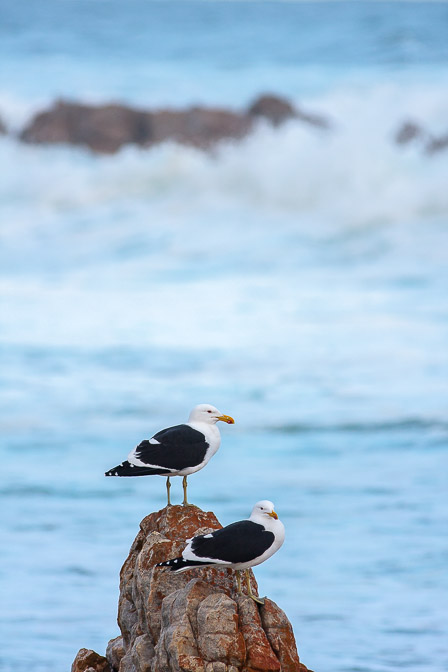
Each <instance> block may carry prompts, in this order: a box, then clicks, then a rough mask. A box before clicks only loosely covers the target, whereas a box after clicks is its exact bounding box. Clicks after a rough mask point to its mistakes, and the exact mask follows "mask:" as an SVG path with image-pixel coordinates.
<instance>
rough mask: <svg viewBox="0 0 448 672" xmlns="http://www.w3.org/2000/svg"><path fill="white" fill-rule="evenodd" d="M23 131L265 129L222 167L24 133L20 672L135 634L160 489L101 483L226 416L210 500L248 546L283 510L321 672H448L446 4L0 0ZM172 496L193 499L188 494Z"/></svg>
mask: <svg viewBox="0 0 448 672" xmlns="http://www.w3.org/2000/svg"><path fill="white" fill-rule="evenodd" d="M0 13H1V20H0V58H1V61H2V66H3V67H2V68H1V70H0V117H2V118H3V119H4V120H5V122H6V123H7V125H8V126H9V127H10V129H12V131H13V132H15V131H17V130H18V129H20V128H21V127H22V125H23V124H24V123H25V122H26V120H27V119H29V118H30V116H31V115H32V114H33V113H34V112H35V111H36V110H38V109H41V108H42V107H44V106H46V105H48V104H50V103H51V102H52V101H53V100H55V99H56V98H61V97H62V98H70V99H74V100H82V101H87V102H105V101H110V100H118V101H122V102H126V103H129V104H138V105H144V106H148V107H152V106H154V107H156V106H159V105H171V106H183V105H190V104H192V103H200V104H209V105H216V104H219V105H223V106H226V107H229V108H235V109H240V108H242V107H244V106H245V105H247V104H248V103H249V102H250V101H251V100H252V99H253V98H254V97H255V96H257V95H259V94H261V93H263V92H266V91H271V92H274V93H278V94H282V95H286V96H287V97H288V98H289V99H291V100H293V101H294V102H296V103H297V104H298V105H300V106H301V107H302V108H303V109H305V110H307V111H311V112H316V113H319V114H322V115H324V116H325V117H327V118H328V119H329V120H330V122H331V129H330V130H329V131H327V132H323V131H320V130H316V129H312V128H308V127H307V126H305V125H303V124H300V123H299V122H290V123H288V124H286V125H285V126H283V127H282V128H280V129H277V130H273V129H271V128H270V127H268V126H267V125H264V124H260V125H259V127H258V128H257V129H256V131H255V132H254V134H253V135H252V136H250V137H248V138H247V139H246V140H244V141H243V142H241V143H239V144H233V143H228V144H223V145H222V146H220V147H218V148H217V149H216V151H214V152H213V154H211V155H210V154H204V153H201V152H199V151H195V150H193V149H189V148H185V147H180V146H177V145H175V144H171V143H167V144H166V145H162V146H160V147H158V148H156V149H153V150H151V151H143V150H139V149H136V148H133V147H127V148H124V149H123V150H122V151H120V152H119V153H118V154H116V155H114V156H107V157H103V156H95V155H92V154H90V153H89V152H86V151H84V150H82V149H79V148H73V147H42V146H41V147H39V146H26V145H23V144H20V143H19V142H18V140H17V139H16V138H15V137H14V135H9V136H4V137H0V165H1V166H2V179H1V181H0V222H1V225H0V300H1V315H0V346H1V367H0V381H1V388H0V395H1V396H0V408H1V417H0V433H1V474H2V478H1V482H0V498H1V499H0V506H1V511H2V516H1V520H2V522H1V526H2V528H1V540H2V543H1V547H0V554H1V574H0V580H1V595H2V610H1V613H0V622H1V623H0V630H1V633H2V644H1V647H0V669H1V670H4V671H5V672H25V671H28V670H29V669H33V671H34V672H62V671H64V670H65V671H67V670H69V669H70V665H71V662H72V660H73V658H74V657H75V655H76V652H77V651H78V649H79V648H81V647H86V648H94V649H95V650H97V651H98V652H99V653H104V651H105V648H106V644H107V641H108V639H109V638H112V637H114V636H116V635H117V634H118V632H119V631H118V627H117V625H116V610H117V600H118V573H119V570H120V567H121V565H122V563H123V562H124V560H125V558H126V556H127V552H128V549H129V546H130V544H131V542H132V540H133V538H134V536H135V535H136V533H137V531H138V524H139V522H140V520H141V519H142V518H143V517H144V516H145V515H146V514H148V513H149V512H151V511H154V510H157V509H159V508H161V507H163V506H164V504H165V486H164V479H160V478H155V477H154V478H141V479H105V478H104V476H103V473H104V471H105V470H106V469H108V468H110V467H112V466H114V465H115V464H116V463H117V462H119V461H121V460H122V459H123V457H125V456H126V454H127V452H129V450H130V449H131V448H132V447H133V446H134V445H135V444H136V443H137V442H138V441H140V440H141V439H142V438H144V437H148V436H150V435H151V434H152V433H153V432H154V431H156V430H158V429H160V428H162V427H165V426H168V425H170V424H176V423H178V422H181V421H182V420H184V419H186V418H187V416H188V413H189V411H190V409H191V407H192V406H193V405H195V404H196V403H200V402H210V403H213V404H215V405H216V406H218V407H219V408H220V409H221V410H222V412H224V413H228V414H230V415H232V416H233V417H235V420H236V424H235V425H234V426H231V427H227V426H225V427H224V428H222V437H223V440H222V447H221V450H220V451H219V453H218V454H217V455H216V456H215V457H214V458H213V460H212V461H211V462H210V464H209V465H208V466H207V468H206V469H205V470H203V471H201V472H199V473H198V474H196V475H194V476H192V477H191V478H190V480H189V495H190V499H191V501H193V502H194V503H195V504H197V505H199V506H201V507H202V508H204V509H206V510H213V511H214V512H215V513H216V514H217V516H218V517H219V519H220V520H221V522H222V523H223V524H227V523H230V522H232V521H233V520H237V519H239V518H243V517H246V516H248V515H249V513H250V510H251V508H252V505H253V504H254V502H255V501H257V500H258V499H261V498H268V499H272V500H273V501H274V503H275V506H276V510H277V511H278V513H279V516H280V517H281V519H282V520H283V521H284V523H285V526H286V533H287V537H286V542H285V544H284V547H283V548H282V549H281V550H280V551H279V553H278V554H277V555H276V556H274V557H273V558H272V559H271V560H270V561H269V562H267V563H265V564H264V565H262V566H260V567H258V568H257V569H256V571H255V574H256V577H257V579H258V581H259V588H260V593H261V594H262V595H263V594H267V595H269V596H270V597H271V598H272V599H274V600H275V601H276V602H277V603H278V604H279V605H280V606H281V607H282V608H283V609H284V610H285V611H286V613H287V614H288V616H289V618H290V620H291V622H292V623H293V626H294V630H295V634H296V638H297V643H298V649H299V653H300V656H301V659H302V661H303V662H304V663H305V664H306V665H307V666H308V667H310V668H311V669H313V670H315V671H316V672H355V671H356V672H392V671H394V672H395V671H396V670H397V669H405V670H406V672H445V671H446V670H447V669H448V619H447V614H446V605H447V604H448V578H447V563H448V542H447V523H448V497H447V494H448V454H447V446H448V415H447V408H448V389H447V380H448V347H447V346H448V302H447V293H448V190H447V178H448V153H447V152H445V153H444V152H440V153H439V154H435V155H432V156H430V155H428V154H427V153H425V152H424V150H423V146H422V144H421V143H419V142H415V143H414V144H410V145H409V146H405V147H398V146H397V145H396V144H395V143H394V135H395V133H396V131H397V129H398V128H399V126H400V124H401V123H402V122H403V121H405V120H407V119H413V120H416V121H417V122H418V123H420V124H421V125H422V126H423V127H424V128H425V129H427V130H428V132H429V133H432V134H435V135H437V134H443V133H446V132H447V131H448V123H447V119H448V41H447V39H446V35H447V29H448V5H447V4H445V3H428V2H412V3H406V2H397V3H393V2H378V3H370V2H351V3H345V2H330V3H325V2H318V3H312V2H311V3H300V2H298V3H295V2H277V1H276V2H257V1H252V2H221V1H220V0H213V1H211V0H210V1H203V2H189V1H188V0H183V1H181V2H173V1H172V0H163V1H162V0H160V1H159V2H146V1H143V0H128V1H127V2H119V1H118V0H90V2H87V1H86V0H77V1H76V2H75V0H39V2H37V0H33V1H30V2H26V3H25V2H24V1H23V0H22V1H18V2H15V3H11V2H6V0H1V1H0ZM172 496H173V500H174V501H179V502H180V501H181V483H180V479H174V482H173V488H172Z"/></svg>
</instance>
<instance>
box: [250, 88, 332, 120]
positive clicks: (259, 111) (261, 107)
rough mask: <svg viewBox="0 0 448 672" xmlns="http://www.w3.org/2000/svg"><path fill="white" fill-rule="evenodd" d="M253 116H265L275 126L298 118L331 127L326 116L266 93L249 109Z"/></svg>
mask: <svg viewBox="0 0 448 672" xmlns="http://www.w3.org/2000/svg"><path fill="white" fill-rule="evenodd" d="M248 113H249V114H250V116H252V117H263V118H264V119H267V120H268V121H270V122H271V124H272V125H273V126H280V125H281V124H283V123H285V121H289V120H290V119H298V120H299V121H303V122H305V123H308V124H311V125H312V126H318V127H319V128H329V126H330V124H329V122H328V120H327V119H326V118H325V117H322V116H320V115H317V114H309V113H307V112H303V111H302V110H299V109H297V108H296V107H294V106H293V105H292V104H291V103H290V102H289V101H288V100H286V99H285V98H279V97H278V96H273V95H270V94H265V95H263V96H260V97H259V98H257V99H256V100H255V101H254V102H253V103H252V105H250V107H249V109H248Z"/></svg>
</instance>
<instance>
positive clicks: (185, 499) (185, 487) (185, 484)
mask: <svg viewBox="0 0 448 672" xmlns="http://www.w3.org/2000/svg"><path fill="white" fill-rule="evenodd" d="M182 487H183V489H184V501H183V502H182V504H183V506H188V501H187V477H186V476H184V477H183V479H182Z"/></svg>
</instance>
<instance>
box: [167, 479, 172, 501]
mask: <svg viewBox="0 0 448 672" xmlns="http://www.w3.org/2000/svg"><path fill="white" fill-rule="evenodd" d="M170 490H171V483H170V477H169V476H168V477H167V479H166V496H167V500H168V501H167V506H171V499H170Z"/></svg>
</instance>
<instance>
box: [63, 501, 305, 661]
mask: <svg viewBox="0 0 448 672" xmlns="http://www.w3.org/2000/svg"><path fill="white" fill-rule="evenodd" d="M220 527H221V525H220V524H219V522H218V520H217V519H216V517H215V515H214V514H213V513H210V512H209V513H206V512H204V511H201V509H198V508H197V507H195V506H187V507H183V506H171V507H166V508H165V509H162V510H161V511H159V512H157V513H152V514H150V515H149V516H147V517H146V518H145V519H144V520H143V521H142V522H141V524H140V532H139V533H138V535H137V537H136V538H135V541H134V543H133V544H132V547H131V550H130V552H129V556H128V558H127V560H126V561H125V563H124V565H123V567H122V570H121V575H120V597H119V604H118V625H119V627H120V630H121V636H119V637H116V638H115V639H112V640H111V641H110V642H109V645H108V647H107V652H106V658H104V657H102V656H99V654H96V653H95V652H93V651H88V650H86V649H81V650H80V651H79V653H78V655H77V657H76V659H75V662H74V663H73V667H72V672H87V670H88V671H89V672H92V670H93V671H94V672H109V670H108V668H107V667H106V664H108V665H109V666H110V669H111V670H112V671H119V672H240V671H241V672H243V671H244V672H251V671H255V670H258V671H260V672H306V670H307V668H306V667H305V666H304V665H303V664H302V663H300V661H299V657H298V654H297V648H296V643H295V639H294V633H293V630H292V626H291V624H290V622H289V620H288V619H287V617H286V615H285V613H284V612H283V611H282V610H281V609H280V608H279V607H278V606H277V605H276V604H275V602H272V601H271V600H269V599H267V598H266V600H265V604H264V605H263V606H258V605H257V604H256V603H255V602H254V601H253V600H252V599H251V598H249V597H247V596H246V595H238V593H237V587H236V580H235V575H234V572H233V571H232V570H230V569H215V568H211V567H209V568H201V569H200V570H198V569H192V570H188V571H186V572H183V573H181V574H174V573H173V572H171V571H170V570H168V569H165V568H163V569H161V568H155V565H156V564H157V563H158V562H161V561H163V560H166V559H168V558H171V557H174V556H176V555H179V554H180V553H181V552H182V550H183V548H184V546H185V539H187V538H188V537H191V536H194V535H196V534H204V533H207V532H210V531H212V530H216V529H218V528H220ZM251 584H252V590H253V591H254V592H256V591H257V584H256V581H255V578H254V576H253V574H252V572H251ZM101 666H103V667H101Z"/></svg>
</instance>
